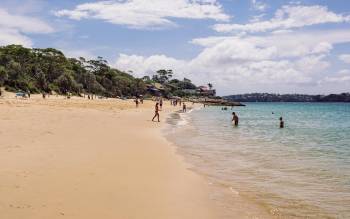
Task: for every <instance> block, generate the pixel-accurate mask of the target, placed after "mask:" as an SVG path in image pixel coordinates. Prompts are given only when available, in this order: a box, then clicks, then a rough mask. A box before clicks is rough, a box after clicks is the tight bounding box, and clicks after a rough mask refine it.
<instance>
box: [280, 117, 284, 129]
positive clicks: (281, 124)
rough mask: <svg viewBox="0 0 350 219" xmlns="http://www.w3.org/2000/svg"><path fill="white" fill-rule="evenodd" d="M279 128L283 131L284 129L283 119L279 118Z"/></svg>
mask: <svg viewBox="0 0 350 219" xmlns="http://www.w3.org/2000/svg"><path fill="white" fill-rule="evenodd" d="M280 128H281V129H283V128H284V121H283V118H282V117H280Z"/></svg>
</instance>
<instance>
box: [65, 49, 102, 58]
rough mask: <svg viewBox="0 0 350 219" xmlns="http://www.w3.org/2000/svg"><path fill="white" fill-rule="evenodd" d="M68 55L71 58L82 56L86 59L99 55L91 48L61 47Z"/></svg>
mask: <svg viewBox="0 0 350 219" xmlns="http://www.w3.org/2000/svg"><path fill="white" fill-rule="evenodd" d="M60 50H61V51H62V52H63V53H64V54H65V55H66V56H67V57H69V58H80V57H83V58H85V59H88V60H91V59H95V58H96V57H97V56H96V55H95V54H94V53H93V52H92V51H90V50H83V49H67V48H63V49H60Z"/></svg>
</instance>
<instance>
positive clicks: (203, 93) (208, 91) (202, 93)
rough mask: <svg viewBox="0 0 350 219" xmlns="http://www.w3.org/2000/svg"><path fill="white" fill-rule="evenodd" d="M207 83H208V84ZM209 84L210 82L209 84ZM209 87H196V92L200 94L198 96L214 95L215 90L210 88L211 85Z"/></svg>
mask: <svg viewBox="0 0 350 219" xmlns="http://www.w3.org/2000/svg"><path fill="white" fill-rule="evenodd" d="M208 85H209V84H208ZM210 85H211V84H210ZM209 87H210V88H208V87H207V86H199V87H198V88H197V93H198V94H199V95H200V96H208V97H211V96H215V95H216V90H215V89H211V87H212V85H211V86H209Z"/></svg>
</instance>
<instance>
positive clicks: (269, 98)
mask: <svg viewBox="0 0 350 219" xmlns="http://www.w3.org/2000/svg"><path fill="white" fill-rule="evenodd" d="M224 98H225V99H227V100H232V101H239V102H350V93H341V94H330V95H306V94H269V93H251V94H237V95H230V96H225V97H224Z"/></svg>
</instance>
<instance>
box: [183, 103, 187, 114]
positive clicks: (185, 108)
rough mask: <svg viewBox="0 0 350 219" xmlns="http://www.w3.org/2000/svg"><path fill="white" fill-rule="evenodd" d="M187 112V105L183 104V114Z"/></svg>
mask: <svg viewBox="0 0 350 219" xmlns="http://www.w3.org/2000/svg"><path fill="white" fill-rule="evenodd" d="M186 111H187V107H186V103H183V104H182V112H183V113H185V112H186Z"/></svg>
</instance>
